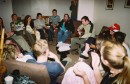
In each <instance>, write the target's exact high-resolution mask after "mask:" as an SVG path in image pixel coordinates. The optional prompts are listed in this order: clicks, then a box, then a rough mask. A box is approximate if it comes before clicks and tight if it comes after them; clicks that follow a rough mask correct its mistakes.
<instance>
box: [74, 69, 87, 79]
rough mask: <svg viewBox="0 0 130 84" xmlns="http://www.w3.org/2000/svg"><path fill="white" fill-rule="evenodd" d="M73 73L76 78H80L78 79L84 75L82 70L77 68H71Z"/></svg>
mask: <svg viewBox="0 0 130 84" xmlns="http://www.w3.org/2000/svg"><path fill="white" fill-rule="evenodd" d="M73 72H74V73H75V75H76V76H80V77H84V76H85V75H86V73H85V71H84V70H82V69H79V68H77V67H74V68H73Z"/></svg>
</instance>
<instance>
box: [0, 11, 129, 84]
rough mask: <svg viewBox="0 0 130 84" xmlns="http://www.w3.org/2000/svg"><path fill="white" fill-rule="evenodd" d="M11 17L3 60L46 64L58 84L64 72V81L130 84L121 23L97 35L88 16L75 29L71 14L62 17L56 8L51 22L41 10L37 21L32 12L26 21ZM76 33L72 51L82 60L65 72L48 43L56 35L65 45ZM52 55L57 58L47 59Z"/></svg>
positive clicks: (104, 29) (53, 83)
mask: <svg viewBox="0 0 130 84" xmlns="http://www.w3.org/2000/svg"><path fill="white" fill-rule="evenodd" d="M11 17H12V22H11V23H10V27H11V31H10V32H6V33H5V45H4V50H3V56H2V57H3V58H2V59H3V60H17V61H22V62H29V63H35V64H43V65H45V66H46V67H47V70H48V73H49V76H50V78H51V83H52V84H58V83H57V82H56V80H57V77H58V76H59V75H61V74H64V77H63V80H62V84H130V81H129V78H130V66H129V65H130V58H129V57H130V48H129V47H128V45H127V44H126V43H125V37H126V34H125V33H123V32H121V31H120V29H121V28H120V25H119V24H117V23H115V24H114V25H112V26H110V27H107V26H103V28H102V30H101V32H100V33H99V35H97V36H95V29H94V28H95V27H94V24H93V23H92V22H91V21H90V20H89V18H88V17H87V16H83V17H82V18H81V22H82V23H81V25H80V26H79V27H78V29H75V28H74V24H73V19H71V18H70V17H69V14H64V18H63V19H62V20H60V16H58V15H57V10H56V9H53V10H52V16H50V17H49V24H45V21H44V19H43V17H42V14H41V13H37V16H36V19H35V20H33V19H32V18H31V16H30V15H26V16H25V18H24V19H23V20H20V19H19V18H18V16H17V14H12V16H11ZM2 28H5V27H4V23H3V20H2V18H0V30H1V29H2ZM75 32H77V34H78V36H77V37H72V38H71V50H70V52H73V51H78V53H79V59H78V61H77V63H76V64H75V65H74V66H72V67H70V68H69V69H68V70H66V72H65V66H64V65H63V64H62V63H61V60H59V58H58V57H57V55H56V54H54V53H53V52H51V51H50V49H49V45H48V43H49V42H51V41H52V42H53V40H54V39H53V38H54V36H55V35H57V45H58V44H64V43H66V40H67V38H68V37H69V36H70V35H71V34H72V33H75ZM46 33H47V37H48V41H47V40H46V39H47V38H46ZM72 55H73V54H72ZM49 58H51V59H54V61H51V62H50V61H48V60H49ZM90 58H91V62H90V63H89V64H87V63H86V62H85V60H87V59H90ZM64 72H65V73H64Z"/></svg>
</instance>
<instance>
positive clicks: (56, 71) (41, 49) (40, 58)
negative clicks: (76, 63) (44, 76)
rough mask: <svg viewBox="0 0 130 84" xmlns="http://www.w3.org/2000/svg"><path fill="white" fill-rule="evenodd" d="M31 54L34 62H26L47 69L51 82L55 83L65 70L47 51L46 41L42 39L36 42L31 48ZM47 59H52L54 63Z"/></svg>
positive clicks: (55, 57)
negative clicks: (33, 56) (34, 57)
mask: <svg viewBox="0 0 130 84" xmlns="http://www.w3.org/2000/svg"><path fill="white" fill-rule="evenodd" d="M33 52H34V55H35V56H36V60H35V59H29V60H27V62H30V63H36V64H43V65H45V66H46V67H47V69H48V73H49V75H50V78H51V82H55V81H56V79H57V77H58V76H59V75H60V74H62V73H63V72H64V70H65V68H64V66H63V65H62V63H61V62H60V60H59V59H58V57H57V56H56V55H55V54H54V53H52V52H51V51H50V50H49V47H48V44H47V41H46V40H42V39H40V40H38V41H36V43H35V45H34V46H33ZM48 58H52V59H54V60H55V61H51V62H49V61H48Z"/></svg>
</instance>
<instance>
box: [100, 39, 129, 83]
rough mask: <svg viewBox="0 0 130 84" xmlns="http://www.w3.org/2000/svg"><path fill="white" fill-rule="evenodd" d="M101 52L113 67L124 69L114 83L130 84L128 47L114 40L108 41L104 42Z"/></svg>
mask: <svg viewBox="0 0 130 84" xmlns="http://www.w3.org/2000/svg"><path fill="white" fill-rule="evenodd" d="M101 53H102V56H103V58H104V59H105V60H107V61H108V62H109V64H110V66H111V67H113V68H115V69H123V71H122V72H121V73H120V74H119V76H118V78H117V79H116V80H115V81H114V83H115V82H116V84H130V59H129V58H128V56H127V52H126V49H125V48H124V47H123V45H122V44H120V43H117V42H113V41H106V42H104V43H103V46H102V48H101Z"/></svg>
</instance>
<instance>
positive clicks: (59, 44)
mask: <svg viewBox="0 0 130 84" xmlns="http://www.w3.org/2000/svg"><path fill="white" fill-rule="evenodd" d="M63 44H64V43H63V42H58V44H57V45H56V46H57V47H60V46H61V45H63Z"/></svg>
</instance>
